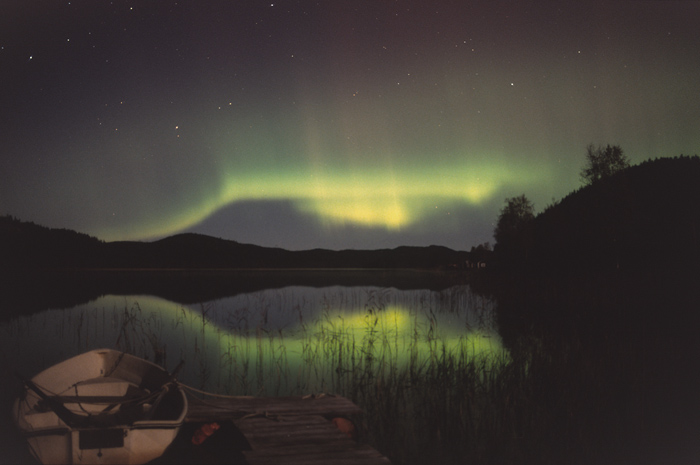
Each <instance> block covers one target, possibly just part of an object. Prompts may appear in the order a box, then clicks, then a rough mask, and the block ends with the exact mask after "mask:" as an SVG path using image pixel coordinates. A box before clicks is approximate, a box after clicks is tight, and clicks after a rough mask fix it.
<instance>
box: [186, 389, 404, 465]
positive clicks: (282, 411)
mask: <svg viewBox="0 0 700 465" xmlns="http://www.w3.org/2000/svg"><path fill="white" fill-rule="evenodd" d="M189 400H190V406H189V411H188V414H187V418H186V421H188V422H213V421H227V420H230V421H233V423H234V425H235V426H236V428H238V430H239V431H240V432H241V433H242V434H243V435H244V436H245V438H246V440H247V441H248V443H249V444H250V447H251V449H252V450H249V451H248V450H246V451H242V452H243V454H244V455H245V458H246V461H247V462H248V463H249V464H250V465H272V464H274V465H297V464H299V465H302V464H303V465H315V464H318V465H321V464H324V465H359V464H362V465H387V464H390V463H391V462H390V461H389V459H387V458H386V457H383V456H382V455H381V454H380V453H379V452H378V451H376V450H374V449H373V448H372V447H370V446H369V445H366V444H358V443H357V442H355V441H354V440H352V439H350V437H348V436H347V435H346V434H344V433H343V432H341V431H340V430H338V428H336V427H335V425H334V424H333V423H331V422H330V421H329V420H328V418H332V417H337V416H344V417H352V416H354V415H359V414H361V413H362V409H360V408H359V407H358V406H357V405H355V404H354V403H353V402H351V401H350V400H348V399H346V398H344V397H336V396H315V397H314V396H310V397H300V396H295V397H235V398H206V399H205V400H203V399H199V398H196V397H194V396H190V398H189Z"/></svg>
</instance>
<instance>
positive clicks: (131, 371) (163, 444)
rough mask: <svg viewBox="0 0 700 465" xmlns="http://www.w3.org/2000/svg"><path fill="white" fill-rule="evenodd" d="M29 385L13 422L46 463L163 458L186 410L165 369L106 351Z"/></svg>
mask: <svg viewBox="0 0 700 465" xmlns="http://www.w3.org/2000/svg"><path fill="white" fill-rule="evenodd" d="M27 386H28V387H27V389H26V391H25V393H24V395H23V397H21V398H19V399H17V400H16V401H15V407H14V414H15V421H16V423H17V426H18V427H19V429H20V431H22V433H23V434H24V436H25V437H26V439H27V442H28V444H29V448H30V452H31V453H32V454H33V455H34V456H35V457H36V458H37V459H38V460H39V461H40V462H41V463H43V464H47V465H48V464H66V463H73V464H141V463H146V462H148V461H150V460H153V459H155V458H157V457H159V456H161V455H162V454H163V452H164V451H165V449H167V447H168V446H169V445H170V443H171V442H172V441H173V439H175V436H177V433H178V431H179V428H180V426H181V425H182V423H183V422H184V419H185V415H186V413H187V397H186V396H185V394H184V392H183V391H182V390H181V389H179V387H178V386H177V384H176V383H174V382H173V380H172V378H170V376H169V375H168V373H167V372H166V371H165V370H163V369H162V368H161V367H159V366H157V365H155V364H153V363H150V362H148V361H146V360H143V359H140V358H137V357H133V356H131V355H128V354H124V353H121V352H118V351H114V350H109V349H99V350H94V351H90V352H87V353H84V354H81V355H78V356H76V357H73V358H71V359H69V360H66V361H64V362H61V363H59V364H57V365H54V366H53V367H51V368H48V369H46V370H44V371H43V372H41V373H39V374H38V375H36V376H35V377H34V378H32V379H31V380H30V381H29V382H28V383H27ZM32 386H34V388H32ZM56 403H58V404H60V405H59V406H58V407H56V406H55V404H56ZM52 406H53V407H52ZM61 406H62V407H63V408H61Z"/></svg>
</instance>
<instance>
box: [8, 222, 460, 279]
mask: <svg viewBox="0 0 700 465" xmlns="http://www.w3.org/2000/svg"><path fill="white" fill-rule="evenodd" d="M468 256H469V253H468V252H462V251H455V250H452V249H449V248H447V247H441V246H429V247H397V248H395V249H379V250H341V251H334V250H325V249H314V250H306V251H290V250H284V249H280V248H268V247H261V246H257V245H251V244H240V243H238V242H235V241H231V240H224V239H218V238H214V237H210V236H205V235H201V234H192V233H188V234H179V235H176V236H171V237H167V238H165V239H161V240H158V241H154V242H130V241H123V242H103V241H101V240H99V239H97V238H94V237H91V236H88V235H87V234H82V233H78V232H75V231H71V230H66V229H50V228H47V227H44V226H40V225H36V224H34V223H29V222H23V221H21V220H19V219H17V218H14V217H11V216H4V217H0V268H4V269H5V270H8V269H9V270H18V269H19V270H32V269H87V268H90V269H183V268H185V269H257V268H265V269H276V268H281V269H291V268H367V269H379V268H391V269H409V268H415V269H460V268H463V267H464V266H465V263H466V261H467V259H468Z"/></svg>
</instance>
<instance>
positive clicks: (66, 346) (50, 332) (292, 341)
mask: <svg viewBox="0 0 700 465" xmlns="http://www.w3.org/2000/svg"><path fill="white" fill-rule="evenodd" d="M438 343H439V347H438ZM100 347H110V348H117V349H120V350H125V351H128V352H131V353H134V354H136V355H138V356H141V357H144V358H147V359H149V360H154V361H156V362H158V363H160V364H162V365H164V366H165V367H166V368H168V369H173V368H174V367H175V365H177V364H178V363H179V361H180V360H184V361H185V366H184V369H183V371H181V373H180V379H181V381H182V382H185V383H187V384H191V385H194V386H196V387H200V388H205V389H208V390H211V391H216V392H226V393H230V394H258V395H282V394H300V393H304V392H328V391H333V390H335V389H339V386H338V383H339V382H341V381H342V380H341V379H339V373H342V372H343V371H350V370H354V369H357V367H358V364H360V363H364V364H365V365H366V363H367V361H368V360H369V361H370V362H372V361H373V360H378V361H380V362H381V363H382V364H391V365H392V366H396V367H399V368H401V367H405V366H406V365H407V364H409V363H421V361H422V360H423V361H424V360H425V359H427V358H429V357H430V356H431V353H434V352H435V351H436V350H438V349H440V350H443V349H444V350H448V351H467V352H469V353H471V354H474V355H477V354H487V353H494V354H495V353H501V352H502V350H503V349H502V346H501V340H500V337H499V335H498V332H497V328H496V324H495V317H494V305H493V303H492V302H491V301H490V300H488V299H486V298H483V297H480V296H478V295H476V294H475V293H473V292H472V290H471V289H470V287H469V286H468V285H466V284H462V285H455V286H450V287H447V288H445V289H442V290H428V289H409V290H405V289H404V290H400V289H397V288H393V287H379V286H370V285H363V286H341V285H331V286H324V287H311V286H298V285H292V286H286V287H276V288H270V289H263V290H258V291H254V292H242V293H241V292H237V293H236V294H235V295H232V296H228V297H222V298H217V299H215V300H211V301H204V302H197V303H188V304H183V303H178V302H173V301H171V300H167V299H165V298H162V297H157V296H154V295H146V294H143V295H104V296H101V297H99V298H97V299H95V300H91V301H89V302H87V303H84V304H80V305H77V306H74V307H70V308H48V309H46V310H44V311H40V312H37V313H33V314H31V315H20V316H16V317H14V318H13V319H11V320H10V321H6V322H3V323H1V324H0V353H1V354H2V360H1V363H2V365H3V371H5V372H6V373H12V372H14V371H17V372H19V373H22V374H23V375H24V376H32V375H34V374H35V373H37V372H38V371H40V370H42V369H44V368H46V367H48V366H51V365H53V364H55V363H57V362H59V361H61V360H64V359H66V358H69V357H71V356H73V355H76V354H79V353H82V352H84V351H87V350H90V349H95V348H100ZM368 351H369V352H371V353H370V357H369V358H368V357H367V353H368ZM343 357H345V358H343ZM353 357H355V358H356V360H352V358H353ZM363 366H364V365H363ZM6 387H7V386H6Z"/></svg>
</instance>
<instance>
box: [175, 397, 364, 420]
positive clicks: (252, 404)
mask: <svg viewBox="0 0 700 465" xmlns="http://www.w3.org/2000/svg"><path fill="white" fill-rule="evenodd" d="M189 401H190V406H189V409H188V412H187V418H186V421H190V422H206V421H224V420H232V419H237V418H242V417H244V416H246V415H269V416H274V415H322V416H352V415H358V414H360V413H362V409H360V408H359V407H358V406H357V405H355V404H354V403H353V402H352V401H350V400H349V399H346V398H345V397H339V396H328V395H327V396H322V397H300V396H294V397H237V398H207V399H205V400H201V399H198V398H195V397H193V396H190V398H189Z"/></svg>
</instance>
